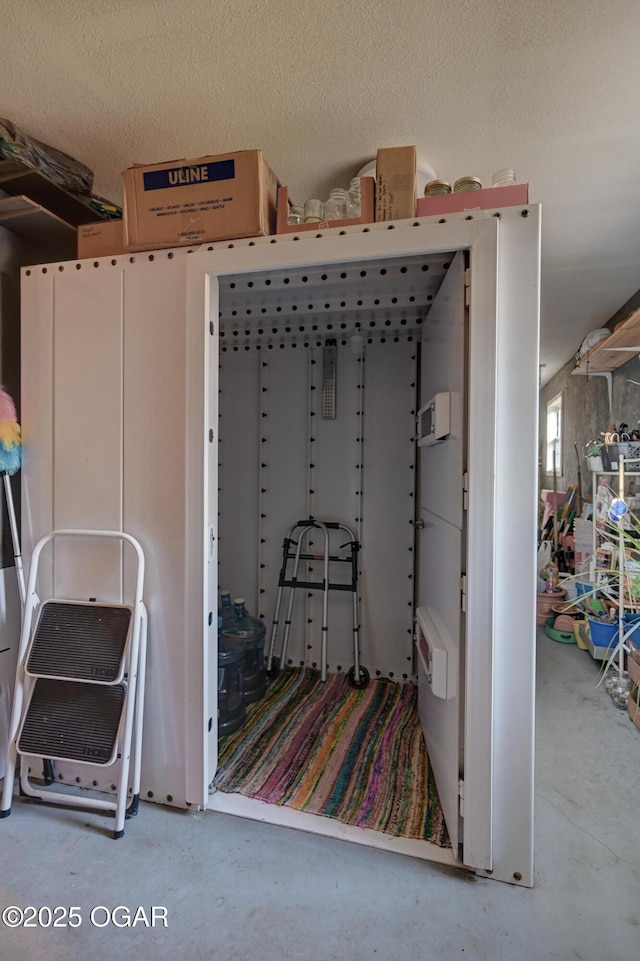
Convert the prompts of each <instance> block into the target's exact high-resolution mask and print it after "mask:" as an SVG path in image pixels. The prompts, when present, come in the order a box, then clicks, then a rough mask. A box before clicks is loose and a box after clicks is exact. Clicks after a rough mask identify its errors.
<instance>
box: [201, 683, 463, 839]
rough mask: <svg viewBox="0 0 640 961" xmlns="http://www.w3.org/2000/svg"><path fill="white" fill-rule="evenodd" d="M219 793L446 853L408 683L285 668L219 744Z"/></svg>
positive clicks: (413, 694) (414, 695) (414, 694)
mask: <svg viewBox="0 0 640 961" xmlns="http://www.w3.org/2000/svg"><path fill="white" fill-rule="evenodd" d="M214 784H215V786H216V787H217V788H218V790H220V791H224V792H227V793H238V794H244V795H246V796H247V797H251V798H259V799H260V800H262V801H268V802H270V803H271V804H286V805H288V806H289V807H292V808H295V809H296V810H298V811H306V812H308V813H311V814H321V815H324V816H325V817H333V818H337V819H338V820H340V821H342V822H343V823H345V824H353V825H357V826H358V827H361V828H371V829H372V830H374V831H382V832H383V833H384V834H390V835H393V836H395V837H404V838H417V839H420V840H427V841H430V842H431V843H433V844H437V845H439V846H440V847H449V846H450V842H449V837H448V834H447V829H446V826H445V822H444V816H443V813H442V808H441V806H440V801H439V799H438V794H437V791H436V786H435V781H434V778H433V773H432V771H431V766H430V764H429V760H428V758H427V749H426V745H425V743H424V738H423V735H422V730H421V727H420V720H419V718H418V710H417V689H416V687H415V685H413V684H396V683H394V682H392V681H388V680H372V681H371V682H370V684H369V686H368V687H366V688H364V689H363V690H354V689H353V688H352V687H350V685H349V683H348V681H347V679H346V676H345V675H344V674H330V675H329V676H328V677H327V680H326V682H325V683H322V682H321V680H320V674H319V672H317V671H311V670H309V669H288V670H285V671H283V672H282V673H281V674H280V675H279V676H278V677H277V678H276V680H275V681H274V682H273V683H272V684H271V686H270V687H269V688H268V690H267V693H266V694H265V696H264V697H263V698H262V700H260V701H258V702H256V703H255V704H253V705H251V707H250V708H249V709H248V711H247V721H246V723H245V725H244V726H243V727H242V728H241V729H240V730H239V731H236V732H235V733H234V734H230V735H229V736H228V737H226V738H221V740H220V758H219V763H218V773H217V774H216V777H215V780H214Z"/></svg>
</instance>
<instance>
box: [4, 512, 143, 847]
mask: <svg viewBox="0 0 640 961" xmlns="http://www.w3.org/2000/svg"><path fill="white" fill-rule="evenodd" d="M61 537H75V538H77V537H92V538H115V539H118V540H120V541H122V542H124V543H129V544H130V545H131V546H132V547H133V549H134V552H135V555H136V578H135V589H134V599H133V604H112V603H102V602H98V601H94V600H89V601H80V600H66V599H58V598H53V599H50V600H46V601H44V602H42V603H41V602H40V599H39V597H38V595H37V593H36V588H37V579H38V567H39V561H40V555H41V553H42V550H43V548H44V547H45V546H46V545H47V544H48V543H49V542H51V541H53V540H54V539H55V538H61ZM143 584H144V554H143V552H142V548H141V546H140V544H139V543H138V541H137V540H136V539H135V538H133V537H131V535H129V534H125V533H122V532H119V531H98V530H57V531H52V532H51V533H50V534H47V535H46V536H45V537H43V538H41V539H40V540H39V541H38V543H37V544H36V546H35V548H34V551H33V556H32V559H31V568H30V571H29V582H28V585H27V591H26V604H25V612H24V619H23V625H22V631H21V636H20V647H19V650H18V665H17V669H16V684H15V691H14V698H13V708H12V713H11V726H10V734H9V746H8V752H7V767H6V773H5V781H4V788H3V792H2V803H1V808H0V818H5V817H8V816H9V814H10V813H11V802H12V797H13V789H14V781H15V774H16V765H17V758H18V755H20V756H21V758H22V761H21V764H20V791H21V793H22V794H24V795H26V796H27V797H31V798H38V799H39V800H41V801H50V802H54V803H59V804H65V805H71V806H76V807H82V808H89V809H91V810H99V811H106V812H109V813H113V814H114V815H115V821H116V823H115V828H114V832H113V834H114V837H115V838H120V837H122V835H123V834H124V822H125V817H127V816H132V815H134V814H136V813H137V809H138V802H139V798H140V761H141V748H142V709H143V700H144V674H145V664H146V641H147V614H146V610H145V607H144V604H143V600H142V591H143ZM132 751H133V757H134V763H133V777H132V788H131V794H132V797H131V801H130V804H129V807H127V800H128V787H127V784H128V780H129V769H130V761H131V754H132ZM30 757H37V758H42V759H43V762H47V761H48V762H56V761H66V762H70V763H74V764H75V763H79V764H90V765H98V766H104V767H106V766H109V765H112V764H114V763H115V762H116V761H117V760H119V761H120V772H119V776H118V778H117V779H116V780H117V783H116V800H115V801H112V800H102V799H98V798H93V797H92V798H90V797H84V796H82V795H81V794H79V793H75V794H69V793H62V792H60V791H55V790H49V789H48V788H42V787H41V786H36V785H34V784H32V782H31V781H30V779H29V768H28V763H27V760H28V758H30ZM45 783H46V782H45Z"/></svg>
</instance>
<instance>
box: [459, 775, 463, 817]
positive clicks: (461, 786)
mask: <svg viewBox="0 0 640 961" xmlns="http://www.w3.org/2000/svg"><path fill="white" fill-rule="evenodd" d="M458 797H459V798H460V817H461V818H463V817H464V781H463V779H462V778H460V780H459V781H458Z"/></svg>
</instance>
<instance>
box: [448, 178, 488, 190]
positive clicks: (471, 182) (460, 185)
mask: <svg viewBox="0 0 640 961" xmlns="http://www.w3.org/2000/svg"><path fill="white" fill-rule="evenodd" d="M481 189H482V181H481V180H480V178H479V177H459V178H458V179H457V180H456V182H455V183H454V185H453V192H454V193H456V194H459V193H462V192H463V191H465V190H481Z"/></svg>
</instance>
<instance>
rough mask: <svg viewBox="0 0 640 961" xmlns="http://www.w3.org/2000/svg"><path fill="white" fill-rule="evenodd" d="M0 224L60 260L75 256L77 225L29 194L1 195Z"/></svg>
mask: <svg viewBox="0 0 640 961" xmlns="http://www.w3.org/2000/svg"><path fill="white" fill-rule="evenodd" d="M0 226H1V227H6V229H7V230H10V231H11V232H12V233H14V234H18V235H19V236H20V237H24V239H25V240H28V241H29V242H30V243H33V244H37V246H39V247H46V248H47V249H49V250H54V251H55V253H56V256H59V259H60V260H65V259H73V258H75V256H76V247H77V231H76V228H75V227H72V226H71V225H70V224H68V223H66V221H64V220H62V219H61V218H60V217H56V215H55V214H52V213H51V211H49V210H46V209H45V208H44V207H41V206H40V204H37V203H35V201H33V200H31V199H30V198H29V197H0Z"/></svg>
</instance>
